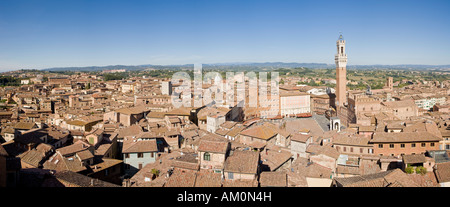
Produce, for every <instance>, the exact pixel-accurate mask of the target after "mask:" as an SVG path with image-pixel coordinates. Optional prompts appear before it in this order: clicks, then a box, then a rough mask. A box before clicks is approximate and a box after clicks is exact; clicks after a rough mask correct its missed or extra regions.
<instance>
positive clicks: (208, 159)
mask: <svg viewBox="0 0 450 207" xmlns="http://www.w3.org/2000/svg"><path fill="white" fill-rule="evenodd" d="M203 159H204V160H206V161H210V160H211V155H210V154H209V153H208V152H205V154H204V155H203Z"/></svg>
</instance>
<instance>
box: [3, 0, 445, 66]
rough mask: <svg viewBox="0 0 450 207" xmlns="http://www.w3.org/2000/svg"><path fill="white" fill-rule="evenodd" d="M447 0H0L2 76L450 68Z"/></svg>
mask: <svg viewBox="0 0 450 207" xmlns="http://www.w3.org/2000/svg"><path fill="white" fill-rule="evenodd" d="M449 11H450V1H448V0H442V1H437V0H430V1H415V0H405V1H396V0H390V1H387V0H363V1H346V0H341V1H336V0H330V1H328V0H315V1H299V0H276V1H275V0H273V1H272V0H145V1H139V0H129V1H125V0H123V1H119V0H0V70H3V71H4V70H15V69H22V68H37V69H42V68H49V67H70V66H93V65H96V66H103V65H116V64H124V65H139V64H162V65H167V64H190V63H225V62H272V61H281V62H303V63H312V62H316V63H329V64H332V63H334V54H335V47H336V40H337V38H338V36H339V32H342V33H343V35H344V38H345V39H346V41H347V54H348V56H349V64H352V65H362V64H431V65H442V64H450V26H449V25H450V12H449Z"/></svg>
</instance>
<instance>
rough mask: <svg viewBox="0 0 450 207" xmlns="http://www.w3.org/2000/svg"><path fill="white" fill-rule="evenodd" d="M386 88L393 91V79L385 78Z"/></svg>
mask: <svg viewBox="0 0 450 207" xmlns="http://www.w3.org/2000/svg"><path fill="white" fill-rule="evenodd" d="M386 87H387V88H388V89H389V90H393V89H394V78H392V77H387V78H386Z"/></svg>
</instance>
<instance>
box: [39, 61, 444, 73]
mask: <svg viewBox="0 0 450 207" xmlns="http://www.w3.org/2000/svg"><path fill="white" fill-rule="evenodd" d="M193 67H194V64H185V65H151V64H149V65H135V66H133V65H110V66H88V67H57V68H48V69H43V70H42V71H83V72H87V71H103V70H117V69H125V70H127V71H140V70H152V69H157V70H161V69H167V70H187V69H192V68H193ZM301 67H304V68H310V69H329V68H335V65H334V64H326V63H283V62H266V63H217V64H203V69H204V70H244V71H248V70H275V69H278V68H301ZM347 69H359V70H375V69H401V70H432V71H436V70H437V71H450V65H348V66H347Z"/></svg>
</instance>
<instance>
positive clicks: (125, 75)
mask: <svg viewBox="0 0 450 207" xmlns="http://www.w3.org/2000/svg"><path fill="white" fill-rule="evenodd" d="M126 78H128V73H126V72H123V73H107V74H104V75H103V79H104V80H105V81H109V80H122V79H126Z"/></svg>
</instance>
